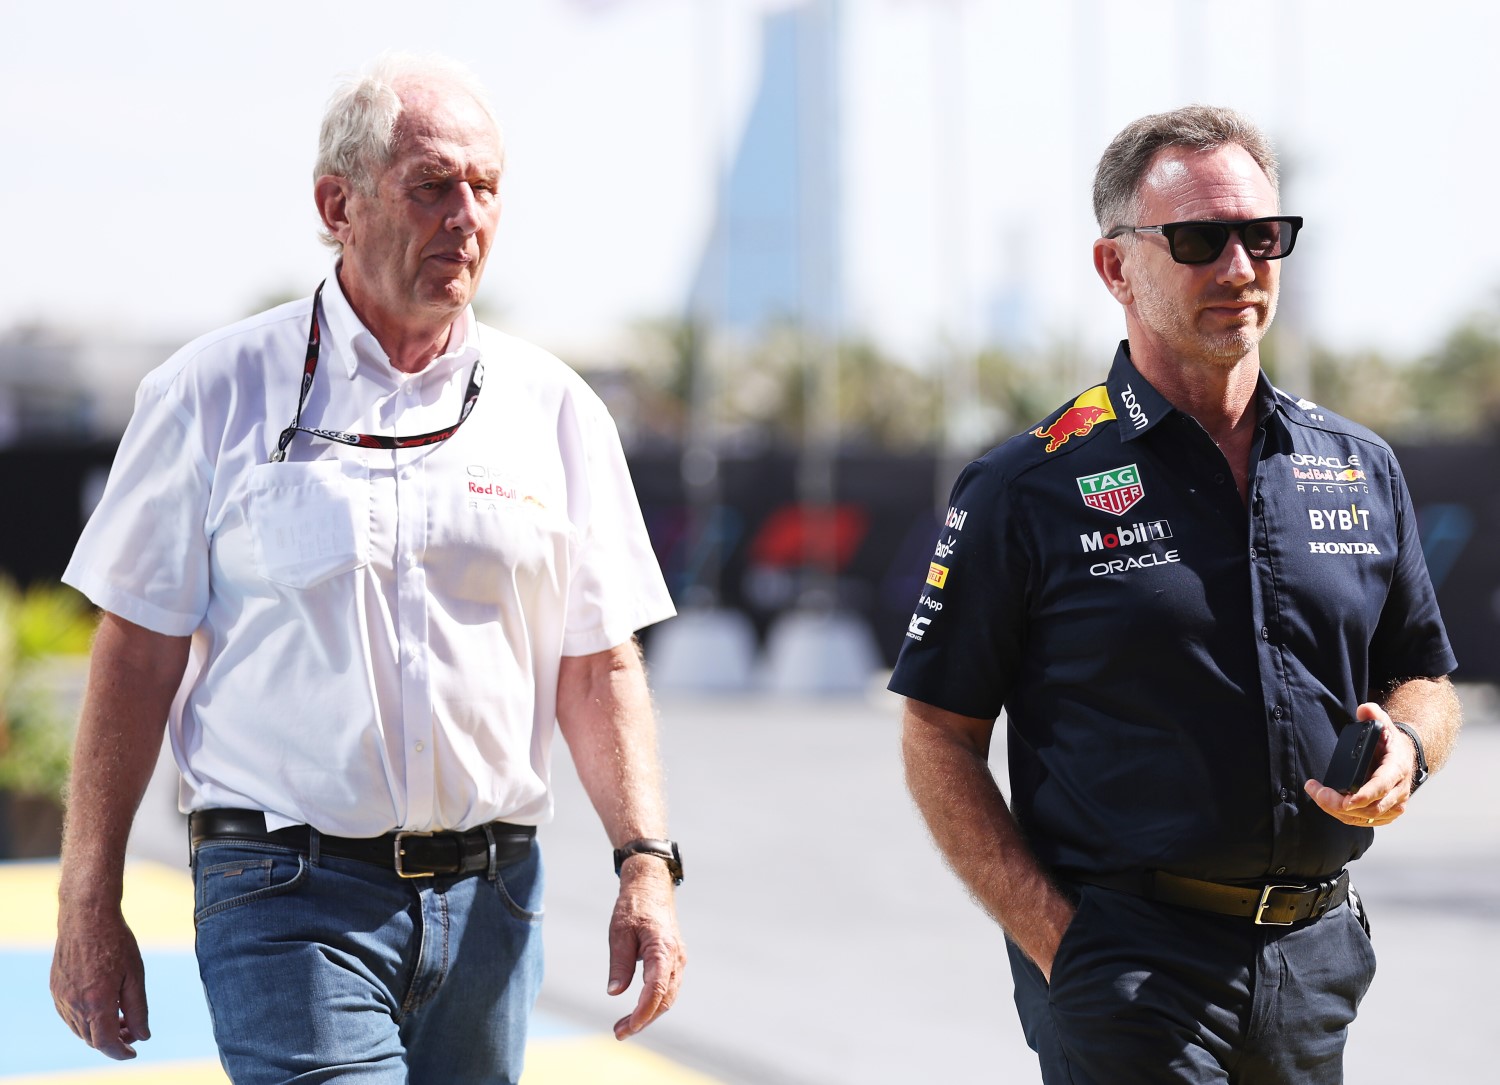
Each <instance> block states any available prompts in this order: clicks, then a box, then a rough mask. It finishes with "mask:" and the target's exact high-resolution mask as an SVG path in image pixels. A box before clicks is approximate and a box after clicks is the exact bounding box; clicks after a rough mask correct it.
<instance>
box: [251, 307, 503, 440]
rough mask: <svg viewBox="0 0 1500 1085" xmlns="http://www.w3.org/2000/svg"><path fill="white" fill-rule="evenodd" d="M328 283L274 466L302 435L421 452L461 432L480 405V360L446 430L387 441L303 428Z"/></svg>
mask: <svg viewBox="0 0 1500 1085" xmlns="http://www.w3.org/2000/svg"><path fill="white" fill-rule="evenodd" d="M326 282H327V280H326V279H325V280H324V282H322V283H319V284H318V289H317V290H315V291H313V304H312V322H311V324H310V325H309V327H308V329H307V357H306V360H305V361H304V362H303V363H302V391H301V393H300V394H299V395H298V396H297V413H296V414H295V415H293V416H292V424H291V425H290V426H288V427H287V428H286V429H284V430H282V431H281V436H280V437H278V438H277V439H276V451H274V452H272V453H271V462H272V463H280V462H282V461H283V460H285V459H286V450H287V446H289V445H290V444H291V443H292V438H293V437H295V436H296V435H297V434H299V433H305V434H307V435H308V436H310V437H322V438H324V439H325V440H329V441H338V442H339V443H340V444H346V445H354V446H356V447H358V448H385V449H396V448H419V447H421V446H422V445H435V444H437V443H439V442H440V441H446V440H447V439H448V438H449V437H452V436H453V435H454V434H455V433H457V432H458V427H460V426H462V425H463V424H464V422H466V421H467V420H468V418H469V412H470V411H472V410H473V409H474V404H475V403H477V402H478V401H479V390H480V389H481V388H482V387H484V363H483V362H482V361H480V360H478V359H476V360H475V362H474V368H473V369H471V370H469V386H468V388H467V389H466V390H465V391H464V404H463V406H462V407H461V408H459V412H458V421H457V422H455V423H453V425H451V426H448V427H447V428H445V429H437V430H433V431H432V432H431V433H419V434H417V435H415V436H413V437H387V436H386V435H385V434H382V433H345V432H344V431H343V430H336V429H317V428H315V427H308V426H304V425H303V424H302V408H303V407H304V406H305V405H306V403H307V393H308V392H310V391H311V390H312V383H313V374H314V373H316V372H317V371H318V354H319V352H320V349H321V345H322V333H321V332H320V331H319V330H318V306H319V305H320V304H321V303H322V298H323V286H324V283H326Z"/></svg>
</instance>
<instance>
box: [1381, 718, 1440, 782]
mask: <svg viewBox="0 0 1500 1085" xmlns="http://www.w3.org/2000/svg"><path fill="white" fill-rule="evenodd" d="M1391 723H1392V724H1393V725H1394V726H1396V727H1399V728H1400V729H1401V732H1402V733H1403V734H1405V735H1406V737H1407V738H1409V739H1411V744H1412V745H1413V746H1415V747H1416V748H1417V771H1416V773H1415V774H1414V775H1413V776H1412V778H1411V793H1412V794H1413V795H1415V794H1416V793H1417V788H1419V787H1421V786H1422V785H1423V784H1425V783H1426V782H1427V777H1429V776H1431V775H1432V773H1430V772H1428V771H1427V751H1426V750H1424V749H1422V739H1421V737H1420V736H1419V735H1418V734H1417V729H1416V728H1415V727H1413V726H1412V725H1411V724H1409V723H1401V722H1400V721H1398V720H1392V721H1391Z"/></svg>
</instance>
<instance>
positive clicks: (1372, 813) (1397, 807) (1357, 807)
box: [1304, 703, 1417, 829]
mask: <svg viewBox="0 0 1500 1085" xmlns="http://www.w3.org/2000/svg"><path fill="white" fill-rule="evenodd" d="M1354 717H1355V719H1356V720H1377V721H1379V723H1380V737H1379V738H1378V739H1377V740H1376V741H1377V743H1378V745H1377V746H1376V747H1375V768H1374V770H1373V771H1372V772H1371V773H1370V778H1369V779H1368V780H1366V781H1365V783H1364V785H1363V786H1362V787H1360V788H1359V790H1357V791H1353V792H1351V793H1349V794H1348V795H1345V794H1342V793H1341V792H1338V791H1335V790H1334V789H1333V788H1331V787H1324V786H1323V785H1322V784H1321V783H1320V782H1318V781H1317V780H1309V781H1307V783H1306V784H1305V785H1304V787H1305V789H1306V791H1307V793H1308V795H1310V796H1311V797H1312V800H1313V801H1314V802H1315V803H1317V804H1318V806H1320V807H1321V808H1322V809H1323V810H1324V811H1326V812H1327V813H1328V814H1330V815H1331V816H1333V817H1336V818H1338V819H1339V820H1340V821H1342V822H1343V823H1344V824H1345V825H1354V826H1356V827H1358V828H1361V829H1369V828H1374V827H1375V826H1377V825H1389V824H1390V823H1391V822H1393V821H1395V820H1396V819H1397V818H1399V817H1400V816H1401V815H1402V814H1404V813H1406V800H1407V799H1409V798H1411V782H1412V780H1413V779H1414V778H1415V776H1416V772H1417V751H1416V748H1415V747H1414V746H1413V745H1412V744H1411V740H1410V739H1408V738H1407V737H1406V736H1405V735H1403V734H1402V733H1401V732H1400V731H1399V730H1397V729H1396V728H1395V727H1393V726H1391V718H1390V716H1388V715H1386V712H1385V709H1383V708H1381V707H1380V706H1379V705H1377V704H1373V703H1367V704H1362V705H1360V706H1359V708H1358V710H1357V711H1356V712H1355V714H1354Z"/></svg>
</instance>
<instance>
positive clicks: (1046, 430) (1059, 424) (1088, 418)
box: [1031, 384, 1115, 452]
mask: <svg viewBox="0 0 1500 1085" xmlns="http://www.w3.org/2000/svg"><path fill="white" fill-rule="evenodd" d="M1114 419H1115V410H1114V407H1112V406H1111V405H1110V402H1109V393H1108V392H1106V391H1105V390H1104V385H1102V384H1100V385H1096V386H1095V387H1093V388H1090V389H1089V390H1088V391H1087V392H1085V393H1083V395H1081V396H1079V397H1078V398H1077V399H1075V400H1074V401H1073V405H1072V406H1071V407H1069V408H1068V409H1067V410H1065V411H1063V413H1062V414H1060V415H1058V416H1057V420H1056V421H1054V422H1053V423H1052V424H1051V425H1050V426H1039V427H1037V428H1036V429H1034V430H1032V431H1031V435H1032V436H1033V437H1040V438H1042V439H1043V440H1045V441H1046V442H1047V451H1048V452H1056V451H1057V450H1058V449H1059V448H1061V447H1062V446H1063V445H1065V444H1067V443H1068V441H1069V440H1071V439H1072V438H1074V437H1087V436H1088V435H1089V432H1090V431H1091V430H1092V429H1093V428H1094V427H1095V426H1097V425H1098V424H1099V423H1100V422H1112V421H1114Z"/></svg>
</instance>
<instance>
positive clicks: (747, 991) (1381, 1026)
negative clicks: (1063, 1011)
mask: <svg viewBox="0 0 1500 1085" xmlns="http://www.w3.org/2000/svg"><path fill="white" fill-rule="evenodd" d="M1466 700H1467V701H1468V702H1469V704H1470V721H1471V722H1470V725H1469V728H1468V730H1467V731H1466V733H1465V735H1464V737H1463V739H1462V741H1461V743H1460V745H1459V749H1458V753H1457V755H1456V756H1455V758H1454V761H1453V762H1452V764H1451V765H1450V766H1449V768H1448V769H1447V770H1446V771H1445V772H1443V773H1442V774H1441V775H1439V776H1438V777H1436V778H1435V779H1434V781H1433V782H1432V783H1431V784H1430V785H1429V786H1428V788H1426V789H1425V790H1424V791H1423V792H1422V794H1421V795H1420V796H1419V799H1418V803H1417V806H1416V809H1415V811H1414V812H1413V814H1412V815H1411V816H1409V817H1408V818H1406V819H1404V820H1403V822H1402V823H1401V824H1399V825H1397V826H1394V827H1392V828H1391V829H1388V830H1382V831H1381V833H1380V835H1379V837H1378V839H1377V842H1376V846H1375V848H1374V849H1373V850H1372V851H1371V853H1370V855H1369V856H1367V857H1366V858H1365V859H1364V860H1362V861H1361V863H1360V864H1359V866H1358V868H1357V870H1356V875H1357V881H1358V884H1359V885H1360V888H1361V890H1362V892H1363V894H1364V896H1365V898H1366V900H1367V902H1368V904H1369V906H1370V910H1371V913H1372V916H1373V921H1374V926H1375V939H1376V948H1377V951H1378V952H1379V954H1380V962H1381V963H1380V969H1381V974H1380V977H1379V978H1378V979H1377V980H1376V983H1375V987H1374V989H1373V991H1372V993H1371V994H1370V996H1369V997H1368V999H1367V1000H1366V1002H1365V1005H1364V1007H1363V1009H1362V1012H1361V1016H1360V1019H1359V1021H1358V1022H1357V1023H1356V1025H1355V1027H1354V1030H1353V1033H1352V1039H1351V1042H1350V1052H1349V1058H1348V1080H1349V1081H1350V1083H1351V1085H1385V1083H1387V1082H1389V1083H1392V1085H1395V1083H1398V1082H1406V1081H1408V1080H1422V1081H1473V1080H1492V1079H1493V1078H1494V1076H1495V1074H1496V1071H1495V1067H1496V1065H1497V1058H1496V1056H1495V1055H1494V1054H1493V1051H1492V1044H1491V1043H1490V1035H1489V1029H1490V1027H1491V1018H1492V1017H1493V1010H1494V1006H1495V999H1494V995H1493V981H1492V979H1491V977H1492V975H1493V974H1494V972H1495V969H1496V967H1497V966H1500V819H1497V818H1496V816H1495V812H1494V809H1493V807H1492V806H1491V805H1490V803H1489V801H1488V800H1489V796H1490V795H1491V794H1492V793H1493V791H1494V784H1493V781H1494V780H1496V779H1497V778H1500V703H1497V701H1496V700H1495V699H1494V696H1493V694H1490V693H1488V691H1466ZM661 711H662V719H663V754H664V757H665V760H666V762H667V767H668V772H669V776H670V778H669V791H670V794H671V797H672V805H673V827H674V831H675V832H676V834H677V835H678V837H679V838H680V839H681V840H682V842H683V846H684V850H685V853H686V861H687V864H688V882H687V884H686V885H685V886H684V887H683V888H682V890H681V893H680V904H681V914H682V919H683V924H684V929H685V932H686V935H687V938H688V944H689V949H690V953H691V963H690V966H689V969H688V979H687V984H686V986H685V988H684V992H683V996H682V999H681V1001H680V1002H679V1004H678V1006H677V1007H676V1008H675V1009H674V1010H673V1011H672V1012H671V1014H669V1015H668V1016H667V1018H665V1019H663V1020H662V1021H661V1022H659V1023H658V1025H656V1026H655V1027H653V1029H652V1030H651V1031H650V1032H649V1033H648V1035H647V1037H646V1038H645V1043H643V1044H638V1043H636V1042H632V1043H631V1044H628V1045H616V1044H614V1043H613V1041H612V1040H610V1039H609V1038H608V1036H607V1033H608V1028H609V1024H610V1022H612V1021H613V1020H614V1019H615V1017H616V1016H618V1014H619V1013H620V1012H621V1010H620V1008H619V1007H618V1006H617V1005H616V1003H617V1002H619V1001H620V1000H618V999H610V998H608V997H607V996H606V995H605V994H604V980H605V947H604V932H605V925H606V923H607V919H608V912H609V906H610V903H611V901H612V899H613V891H614V876H613V874H612V872H611V869H610V861H609V849H608V844H607V842H606V841H605V838H604V835H603V832H602V830H601V829H600V828H599V825H598V822H597V820H596V819H595V818H594V816H593V814H592V812H591V811H590V810H589V809H588V804H587V800H586V798H585V797H584V796H583V794H582V792H581V791H580V789H579V788H578V786H577V783H576V781H574V780H573V778H572V775H571V770H570V768H569V767H568V765H567V761H566V754H565V752H564V753H562V755H561V756H560V758H559V765H558V777H559V780H560V795H559V816H558V819H557V821H556V823H555V824H553V825H551V826H549V827H548V828H546V829H545V830H544V831H543V841H544V846H545V848H546V851H547V856H548V861H549V870H548V878H549V889H548V904H547V911H548V915H547V921H546V927H547V953H548V978H547V982H546V984H545V986H544V990H543V996H542V1007H541V1010H542V1013H541V1016H540V1018H539V1023H540V1025H541V1028H540V1029H539V1036H538V1042H537V1045H536V1046H535V1048H534V1050H535V1052H537V1053H538V1054H536V1055H535V1056H534V1057H533V1060H532V1066H531V1069H530V1070H529V1071H528V1074H527V1082H528V1085H561V1083H567V1085H592V1083H594V1082H609V1083H611V1085H626V1083H627V1082H641V1083H642V1085H645V1083H647V1082H650V1083H652V1085H666V1083H667V1082H670V1081H683V1082H687V1081H697V1082H699V1083H702V1085H712V1082H715V1081H717V1082H721V1083H724V1085H741V1083H743V1085H814V1083H816V1085H843V1083H850V1085H854V1083H858V1085H881V1083H886V1082H889V1083H896V1082H901V1083H907V1082H913V1081H919V1082H939V1083H942V1085H963V1083H968V1082H1006V1083H1012V1082H1014V1083H1020V1082H1027V1081H1035V1080H1036V1079H1037V1075H1036V1064H1035V1061H1034V1059H1033V1056H1032V1055H1031V1052H1030V1051H1028V1050H1027V1049H1026V1046H1025V1042H1024V1041H1023V1040H1022V1038H1021V1035H1020V1030H1019V1027H1018V1026H1017V1024H1016V1021H1015V1014H1014V1011H1013V1009H1012V1007H1011V1003H1010V983H1009V974H1008V970H1007V967H1006V964H1005V953H1004V948H1003V945H1002V943H1001V939H1000V936H999V934H998V933H997V931H996V930H995V928H994V927H993V926H992V925H991V924H990V923H989V921H988V920H986V919H985V918H984V916H983V915H982V914H981V913H980V912H979V910H978V909H977V908H976V907H974V906H973V905H972V904H971V903H970V902H969V901H968V899H967V898H966V896H965V895H964V893H963V891H962V889H961V888H960V887H959V885H958V883H957V882H956V880H955V879H954V878H953V877H952V875H951V874H949V873H948V872H947V871H946V869H945V868H944V867H943V865H942V863H941V861H940V860H939V859H938V858H937V856H936V854H935V853H934V851H933V849H932V847H931V845H930V843H929V842H928V839H927V836H926V833H925V830H924V829H923V828H922V826H921V824H920V822H919V821H918V819H917V816H916V814H915V812H914V810H913V809H912V807H911V804H910V802H909V800H908V799H907V797H906V794H905V791H904V789H903V787H902V784H901V779H900V768H899V763H898V756H897V730H898V728H897V715H896V703H895V699H894V698H891V697H889V695H886V694H883V693H875V694H872V695H871V696H870V697H869V698H866V699H861V698H845V699H830V700H787V699H756V698H750V699H735V700H688V699H681V698H667V699H665V700H664V701H663V703H662V708H661ZM996 763H997V764H1001V763H1003V753H1002V751H999V750H997V751H996ZM170 782H171V780H170V772H164V773H163V774H162V776H161V778H160V784H159V786H158V787H157V789H156V790H154V791H153V793H152V794H151V795H150V796H148V799H147V803H146V809H145V810H144V811H143V817H142V821H141V831H140V832H139V833H138V834H137V836H136V838H135V840H134V843H133V847H134V850H135V852H136V854H137V855H140V856H147V857H153V858H159V859H162V860H164V861H166V862H168V863H171V864H175V867H176V868H180V867H181V866H182V865H183V845H182V833H181V829H180V826H179V824H178V821H177V817H176V815H175V814H174V813H172V812H171V809H170V801H171V800H170V798H169V795H170V787H169V785H170ZM10 866H11V869H10V870H9V871H6V870H5V869H4V868H5V865H4V864H0V881H3V880H4V878H5V877H6V876H7V874H9V875H14V874H15V872H16V868H17V867H19V866H25V865H24V864H12V865H10ZM153 869H155V868H153ZM165 876H166V877H168V878H169V879H170V878H172V877H176V876H177V875H176V874H175V873H167V874H166V875H165ZM177 884H178V885H180V884H181V883H180V882H178V883H177ZM10 896H11V891H10V889H9V888H7V886H6V885H0V899H3V898H5V897H10ZM12 899H14V898H13V897H12ZM13 914H14V910H13V909H12V911H11V912H9V913H7V912H6V911H4V910H3V908H0V932H4V933H3V936H0V953H3V954H4V957H3V959H0V972H3V974H4V975H5V976H6V977H7V981H8V982H7V984H6V985H5V986H6V988H9V989H10V991H11V992H13V993H14V992H17V991H20V990H22V989H23V988H24V989H25V990H26V991H28V992H30V993H27V994H25V995H24V996H16V995H14V994H13V996H12V997H10V998H9V999H8V1000H0V1085H18V1083H20V1082H25V1083H26V1085H33V1083H36V1085H40V1083H42V1082H46V1083H48V1085H64V1083H67V1085H72V1083H75V1082H76V1083H79V1085H83V1083H85V1082H87V1083H89V1085H92V1083H93V1082H96V1081H105V1080H109V1079H111V1075H113V1076H116V1077H119V1078H120V1079H121V1080H128V1079H129V1072H125V1073H124V1075H123V1076H121V1075H120V1074H116V1073H115V1072H114V1068H113V1067H109V1068H106V1070H108V1071H109V1072H108V1073H105V1072H99V1071H97V1070H96V1071H95V1072H93V1073H90V1074H87V1075H82V1076H80V1075H77V1074H72V1075H59V1076H52V1075H48V1076H44V1077H20V1076H14V1075H18V1074H20V1073H22V1072H32V1073H36V1072H40V1070H41V1069H44V1068H50V1064H49V1066H48V1067H41V1066H37V1067H34V1068H33V1067H32V1066H31V1065H29V1064H22V1063H20V1062H18V1061H17V1059H16V1057H15V1055H14V1053H15V1052H17V1051H23V1052H33V1053H34V1052H37V1051H42V1052H44V1053H45V1052H49V1051H53V1050H59V1051H61V1050H67V1051H71V1050H72V1048H71V1047H69V1046H67V1045H69V1044H73V1043H76V1041H71V1039H70V1038H68V1037H67V1036H66V1035H65V1034H64V1035H63V1036H62V1037H58V1036H55V1035H53V1034H52V1032H48V1031H46V1029H47V1028H49V1027H50V1026H48V1025H46V1024H45V1023H35V1022H43V1020H44V1018H45V1017H46V1015H50V1013H51V1010H50V1007H45V1006H44V1008H45V1010H46V1013H45V1014H42V1015H40V1016H37V1015H35V1013H34V1008H35V1006H36V1005H37V1000H38V998H40V999H41V1000H42V1002H43V1004H44V1003H45V995H44V994H41V992H40V991H39V990H36V989H35V988H36V985H37V981H36V979H35V976H33V975H32V974H33V973H35V974H38V975H42V976H44V975H45V965H44V963H43V962H44V955H43V954H42V952H41V951H39V950H38V951H35V952H33V953H32V956H31V957H28V956H27V955H26V954H25V953H22V952H19V951H17V950H16V948H15V946H14V944H10V945H7V943H13V941H14V937H13V936H14V934H15V931H14V929H13V927H14V924H13V922H12V919H11V916H12V915H13ZM43 926H45V923H43ZM180 935H181V931H180V929H179V932H178V936H179V937H180ZM44 936H45V934H44ZM44 936H43V937H44ZM159 948H160V949H161V950H162V952H163V953H166V954H167V955H166V956H163V957H162V958H161V959H160V962H159V964H158V967H157V970H156V974H157V975H158V976H159V977H160V979H159V981H158V982H160V983H161V984H162V985H163V987H164V988H165V987H167V986H170V985H173V984H175V986H176V987H177V988H182V989H186V990H188V991H189V992H190V990H191V986H192V981H193V977H192V976H191V973H190V971H185V970H184V966H183V959H182V958H181V957H180V956H179V957H178V958H172V957H171V956H170V953H171V952H176V951H169V950H168V949H167V947H165V946H163V947H159ZM33 958H34V959H33ZM28 976H30V977H31V978H29V979H28V978H27V977H28ZM172 976H178V977H179V978H178V979H177V980H175V981H174V980H172V979H170V977H172ZM181 976H186V977H187V978H186V979H182V978H181ZM153 997H155V998H157V999H158V1004H159V1005H160V1004H161V1000H162V999H163V998H166V999H167V1005H168V1006H171V1007H174V1008H173V1009H171V1010H169V1019H171V1018H180V1020H181V1021H182V1023H183V1027H184V1029H185V1030H187V1031H191V1030H193V1029H194V1028H199V1026H198V1025H197V1024H195V1021H196V1019H195V1018H194V1017H193V1014H194V1013H195V1012H198V1011H196V1010H194V1009H193V1008H192V1006H191V1005H190V1000H188V1001H187V1002H178V1001H174V999H177V998H178V996H177V995H176V994H169V993H167V992H166V991H163V993H161V994H156V995H153ZM18 1006H20V1007H21V1008H22V1009H24V1010H25V1011H26V1012H25V1013H21V1010H18V1008H17V1007H18ZM177 1007H180V1008H177ZM163 1008H166V1007H163ZM18 1013H21V1016H20V1017H17V1016H16V1014H18ZM27 1014H31V1015H32V1016H31V1017H28V1016H27ZM158 1020H159V1019H158ZM58 1027H59V1028H60V1027H61V1026H58ZM54 1031H55V1030H54ZM156 1031H157V1037H158V1038H157V1039H155V1040H153V1041H152V1042H151V1043H152V1044H160V1043H162V1041H163V1039H164V1036H165V1033H166V1029H165V1028H164V1027H163V1025H162V1024H161V1023H160V1022H159V1023H158V1024H157V1028H156ZM195 1035H197V1036H199V1037H200V1039H201V1036H202V1033H201V1029H200V1031H199V1032H198V1033H195ZM195 1042H196V1041H195ZM148 1046H149V1045H148ZM210 1051H211V1049H210ZM653 1052H655V1055H653ZM84 1054H85V1055H87V1054H88V1053H87V1052H84ZM580 1055H583V1056H587V1057H590V1058H598V1059H604V1060H605V1061H604V1062H602V1063H592V1064H585V1063H578V1062H569V1061H568V1060H569V1059H575V1058H577V1057H579V1056H580ZM657 1056H664V1057H662V1058H658V1057H657ZM194 1057H204V1056H203V1053H202V1052H199V1054H198V1055H196V1056H194ZM559 1060H560V1061H559ZM610 1060H613V1061H610ZM33 1061H35V1059H33ZM63 1065H67V1066H79V1065H84V1064H82V1063H80V1062H78V1061H76V1060H75V1061H73V1062H69V1063H66V1064H63ZM196 1065H197V1067H198V1068H197V1069H196V1070H194V1069H193V1064H186V1068H183V1065H182V1064H179V1070H180V1072H181V1073H182V1074H185V1075H187V1076H166V1072H165V1071H166V1064H165V1063H164V1064H162V1066H160V1067H158V1068H157V1069H156V1070H155V1071H154V1072H152V1073H144V1072H145V1071H147V1070H148V1069H149V1068H148V1067H140V1068H139V1071H140V1072H142V1073H143V1076H141V1077H139V1078H137V1080H142V1081H151V1082H169V1081H170V1082H194V1083H196V1082H222V1078H221V1077H215V1076H212V1072H213V1071H212V1065H211V1063H202V1062H200V1063H197V1064H196ZM587 1065H592V1066H594V1067H596V1068H595V1069H583V1068H582V1067H584V1066H587ZM205 1066H206V1067H207V1069H204V1067H205ZM601 1067H602V1068H601ZM693 1071H698V1072H699V1074H701V1076H698V1075H697V1074H694V1073H693ZM195 1075H196V1076H195Z"/></svg>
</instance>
